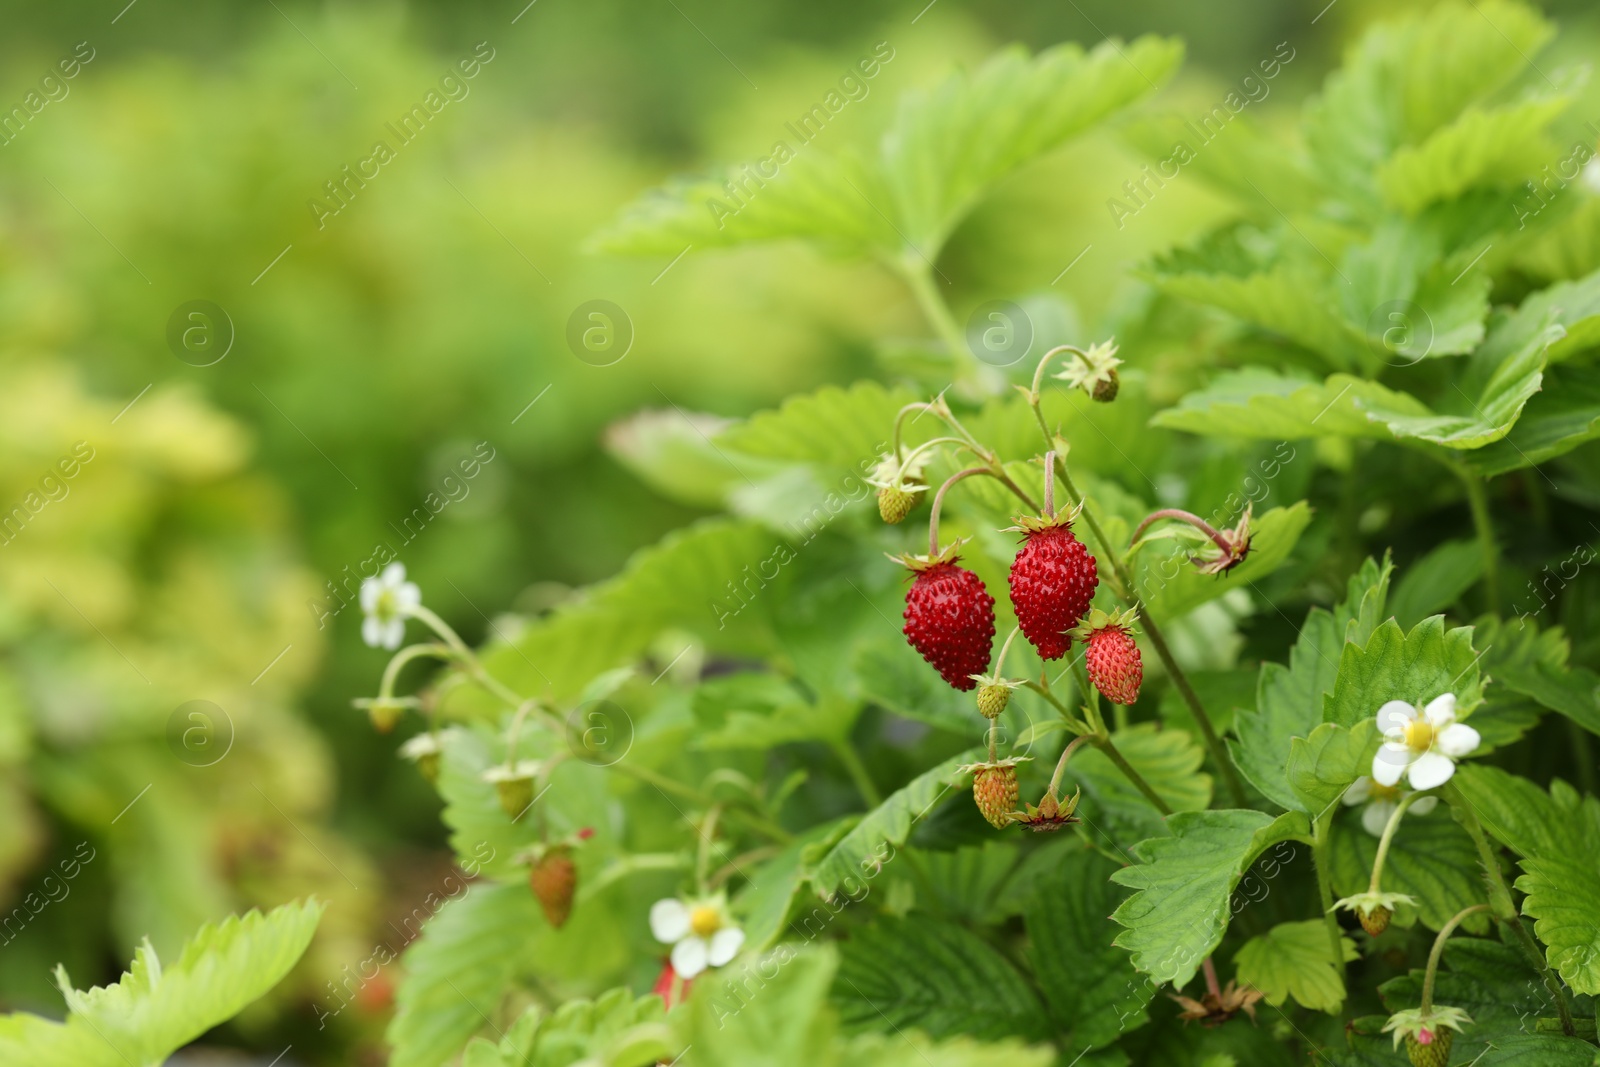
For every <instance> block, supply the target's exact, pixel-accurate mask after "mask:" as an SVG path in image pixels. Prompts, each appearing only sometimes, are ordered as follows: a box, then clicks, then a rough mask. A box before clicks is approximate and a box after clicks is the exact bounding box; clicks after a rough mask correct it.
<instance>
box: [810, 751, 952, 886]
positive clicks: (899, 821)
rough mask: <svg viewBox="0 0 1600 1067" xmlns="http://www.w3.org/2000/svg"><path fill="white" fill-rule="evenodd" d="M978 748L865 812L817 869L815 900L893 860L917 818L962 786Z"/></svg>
mask: <svg viewBox="0 0 1600 1067" xmlns="http://www.w3.org/2000/svg"><path fill="white" fill-rule="evenodd" d="M982 755H983V750H982V749H976V748H975V749H970V750H969V751H966V752H963V753H962V754H961V755H959V756H952V757H951V758H950V759H947V760H945V761H944V762H943V763H941V764H939V765H938V766H937V767H934V768H933V769H932V770H929V771H924V772H923V773H922V774H920V775H918V776H917V777H915V778H913V779H912V780H911V781H910V782H908V783H907V784H906V785H904V786H902V787H901V788H900V789H898V790H896V791H895V792H894V793H892V794H891V795H890V796H889V798H888V799H887V800H885V801H884V802H883V803H882V804H880V805H878V806H877V807H876V808H874V809H873V810H872V811H870V812H868V813H867V814H866V815H865V816H864V817H863V818H862V819H861V821H860V822H859V823H857V824H856V825H855V827H854V828H853V829H851V831H850V832H849V833H847V834H845V836H844V837H843V838H842V839H841V840H840V841H839V843H838V844H837V845H835V846H834V847H833V848H832V849H831V850H830V851H829V852H828V854H827V855H826V856H824V857H823V858H822V859H821V861H819V862H818V864H817V869H816V870H815V871H814V872H813V873H812V875H811V884H812V885H813V886H814V887H815V888H816V891H817V893H818V894H819V895H821V896H822V897H824V898H827V897H831V896H833V894H834V893H835V892H837V891H838V889H839V887H840V886H841V885H842V884H844V882H845V879H847V878H848V879H852V880H859V879H861V878H862V877H863V875H864V873H865V872H867V871H876V870H877V869H878V868H879V867H881V866H882V865H883V864H884V863H887V862H889V861H890V860H892V859H893V857H894V854H895V846H898V845H903V844H905V841H906V838H907V837H909V836H910V834H911V830H912V827H913V826H915V825H916V822H917V820H918V819H921V818H922V817H923V816H925V815H927V813H928V812H929V811H931V810H932V809H933V806H934V805H935V804H937V803H939V801H940V800H942V799H944V798H945V796H946V794H949V793H951V792H953V791H956V790H957V788H958V786H959V785H962V784H965V781H966V775H965V774H963V773H962V772H961V771H960V770H958V768H959V767H961V766H962V765H963V764H967V763H971V762H972V761H973V760H975V759H979V758H981V757H982Z"/></svg>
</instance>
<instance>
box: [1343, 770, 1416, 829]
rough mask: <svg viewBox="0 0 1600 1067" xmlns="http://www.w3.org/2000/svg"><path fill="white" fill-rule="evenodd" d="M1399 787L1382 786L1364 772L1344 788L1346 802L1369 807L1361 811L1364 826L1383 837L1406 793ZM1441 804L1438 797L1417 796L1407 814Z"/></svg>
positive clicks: (1347, 804) (1350, 804) (1351, 804)
mask: <svg viewBox="0 0 1600 1067" xmlns="http://www.w3.org/2000/svg"><path fill="white" fill-rule="evenodd" d="M1403 795H1404V794H1402V793H1401V792H1400V788H1399V787H1398V786H1390V785H1383V784H1381V783H1379V782H1375V781H1373V780H1372V779H1371V778H1368V777H1367V776H1366V775H1362V776H1361V777H1360V778H1357V779H1356V780H1355V781H1354V782H1352V783H1350V788H1349V789H1346V790H1345V791H1344V802H1345V804H1346V806H1348V807H1352V808H1353V807H1355V806H1356V805H1357V804H1365V805H1366V806H1367V808H1366V810H1365V811H1363V812H1362V813H1361V825H1362V826H1363V827H1365V828H1366V831H1367V833H1369V834H1371V835H1372V836H1373V837H1382V836H1383V828H1384V827H1385V826H1388V825H1389V820H1390V818H1392V817H1393V816H1394V809H1395V808H1397V807H1399V806H1400V798H1401V796H1403ZM1438 803H1439V798H1438V797H1431V796H1430V797H1418V798H1417V799H1416V800H1413V801H1412V802H1411V806H1410V807H1408V808H1407V809H1406V814H1407V815H1426V814H1428V812H1430V811H1432V810H1433V809H1434V808H1435V807H1436V806H1437V805H1438Z"/></svg>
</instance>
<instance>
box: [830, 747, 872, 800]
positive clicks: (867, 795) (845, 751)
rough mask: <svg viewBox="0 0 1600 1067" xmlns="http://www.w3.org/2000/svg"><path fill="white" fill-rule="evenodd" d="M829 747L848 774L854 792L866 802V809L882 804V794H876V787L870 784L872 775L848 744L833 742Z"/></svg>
mask: <svg viewBox="0 0 1600 1067" xmlns="http://www.w3.org/2000/svg"><path fill="white" fill-rule="evenodd" d="M830 747H831V748H832V749H833V751H834V754H835V755H837V756H838V757H839V762H840V763H842V764H844V769H845V770H846V771H847V772H849V774H850V780H851V781H852V782H854V783H855V787H856V792H858V793H860V794H861V799H862V800H864V801H866V802H867V807H869V808H875V807H877V806H878V805H879V804H882V803H883V794H882V793H880V792H878V787H877V786H876V785H874V784H873V782H872V775H870V774H868V773H867V765H866V764H865V763H862V762H861V757H860V756H859V755H857V754H856V750H855V749H853V748H851V747H850V742H848V741H835V742H832V744H831V746H830Z"/></svg>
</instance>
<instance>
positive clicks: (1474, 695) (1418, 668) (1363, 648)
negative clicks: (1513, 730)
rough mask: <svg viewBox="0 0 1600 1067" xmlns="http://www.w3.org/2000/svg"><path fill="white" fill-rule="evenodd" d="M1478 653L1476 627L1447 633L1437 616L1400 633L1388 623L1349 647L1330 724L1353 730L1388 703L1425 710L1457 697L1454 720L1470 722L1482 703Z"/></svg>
mask: <svg viewBox="0 0 1600 1067" xmlns="http://www.w3.org/2000/svg"><path fill="white" fill-rule="evenodd" d="M1478 659H1479V656H1478V653H1476V652H1474V651H1473V649H1472V627H1470V626H1457V627H1454V628H1452V629H1448V630H1447V629H1445V625H1444V617H1443V616H1441V615H1435V616H1433V617H1431V618H1428V619H1424V620H1423V621H1422V622H1419V623H1417V625H1415V626H1413V627H1412V628H1411V630H1410V632H1408V633H1402V632H1401V630H1400V626H1399V624H1398V623H1396V622H1395V621H1394V620H1393V619H1389V620H1387V621H1386V622H1384V623H1383V625H1381V626H1379V627H1378V628H1377V629H1375V630H1374V631H1373V632H1372V636H1371V637H1370V638H1368V639H1367V641H1366V643H1365V644H1361V645H1357V644H1354V643H1350V644H1347V645H1345V647H1344V649H1343V652H1342V654H1341V655H1340V657H1339V675H1338V678H1337V679H1336V680H1335V681H1334V684H1333V691H1332V692H1331V693H1329V694H1328V695H1327V696H1326V698H1325V699H1324V702H1323V709H1322V717H1323V719H1324V720H1325V721H1327V722H1336V723H1339V724H1340V725H1342V726H1354V725H1355V724H1356V723H1358V722H1360V721H1361V720H1362V719H1372V718H1374V717H1376V716H1377V714H1378V709H1379V708H1380V707H1382V706H1383V705H1384V704H1385V703H1386V702H1388V701H1390V700H1404V701H1406V702H1408V703H1411V704H1414V705H1416V706H1418V707H1421V706H1423V705H1425V704H1427V703H1428V702H1429V701H1430V700H1432V699H1434V698H1435V697H1437V696H1441V695H1443V694H1445V693H1454V694H1455V696H1456V715H1457V717H1459V718H1463V719H1464V718H1466V717H1467V716H1468V715H1469V714H1470V713H1471V712H1472V709H1473V708H1475V707H1476V706H1477V705H1478V704H1479V703H1480V702H1481V701H1482V700H1483V683H1482V682H1481V681H1480V678H1479V672H1478Z"/></svg>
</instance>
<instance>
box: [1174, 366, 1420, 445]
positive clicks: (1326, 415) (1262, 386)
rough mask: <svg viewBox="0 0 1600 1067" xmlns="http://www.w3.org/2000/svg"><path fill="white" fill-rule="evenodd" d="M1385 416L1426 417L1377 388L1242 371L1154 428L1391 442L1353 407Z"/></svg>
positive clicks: (1403, 398) (1343, 379) (1188, 399)
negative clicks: (1377, 409) (1372, 408)
mask: <svg viewBox="0 0 1600 1067" xmlns="http://www.w3.org/2000/svg"><path fill="white" fill-rule="evenodd" d="M1360 400H1368V401H1371V402H1372V403H1373V404H1381V405H1382V406H1383V408H1384V410H1387V411H1391V412H1394V411H1409V412H1410V413H1411V414H1413V415H1416V416H1419V417H1420V416H1424V415H1426V414H1428V407H1427V405H1425V404H1423V403H1422V401H1420V400H1418V399H1416V398H1415V397H1413V396H1412V395H1411V394H1409V393H1400V392H1396V391H1394V390H1392V389H1388V388H1386V387H1385V386H1382V385H1379V384H1378V383H1376V382H1369V381H1366V380H1364V379H1361V378H1352V377H1350V376H1349V375H1344V374H1335V375H1333V376H1331V377H1330V378H1328V380H1327V381H1326V382H1315V381H1311V380H1309V379H1307V378H1303V377H1295V376H1291V375H1285V374H1280V373H1278V372H1276V371H1270V370H1266V369H1264V368H1261V367H1246V368H1244V369H1242V370H1237V371H1229V372H1227V373H1224V374H1221V375H1218V376H1217V378H1216V379H1214V380H1213V381H1212V382H1211V384H1210V385H1208V386H1206V387H1205V388H1203V389H1199V390H1196V391H1195V392H1192V393H1189V394H1187V395H1186V396H1185V397H1184V398H1183V399H1182V400H1181V401H1180V402H1179V403H1178V406H1177V407H1172V408H1168V409H1167V410H1165V411H1163V412H1161V413H1159V414H1158V415H1156V417H1155V419H1154V420H1153V421H1154V422H1155V424H1156V425H1157V426H1165V427H1167V428H1169V429H1173V430H1186V431H1188V432H1189V433H1196V434H1211V435H1215V436H1219V437H1254V438H1263V439H1271V440H1295V439H1297V438H1301V437H1374V438H1378V439H1380V440H1392V439H1393V436H1394V435H1393V434H1392V433H1390V432H1389V431H1388V430H1387V429H1386V428H1385V427H1384V426H1383V425H1382V424H1380V423H1379V422H1377V421H1376V420H1374V419H1373V418H1370V417H1369V416H1368V415H1367V412H1366V410H1365V409H1364V408H1362V407H1360V406H1359V405H1358V401H1360Z"/></svg>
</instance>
